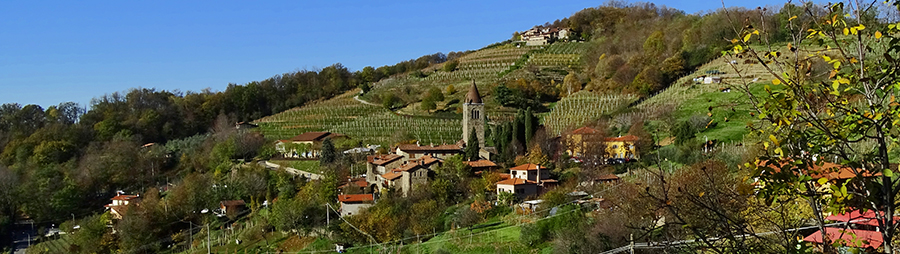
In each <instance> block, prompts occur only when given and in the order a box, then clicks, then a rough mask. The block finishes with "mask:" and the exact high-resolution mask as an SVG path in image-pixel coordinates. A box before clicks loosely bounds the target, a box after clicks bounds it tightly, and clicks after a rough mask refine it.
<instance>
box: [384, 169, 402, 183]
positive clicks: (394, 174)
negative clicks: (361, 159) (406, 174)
mask: <svg viewBox="0 0 900 254" xmlns="http://www.w3.org/2000/svg"><path fill="white" fill-rule="evenodd" d="M401 176H403V174H402V173H400V172H399V171H391V172H387V173H384V174H383V175H381V177H384V179H387V180H391V181H393V180H394V179H397V178H400V177H401Z"/></svg>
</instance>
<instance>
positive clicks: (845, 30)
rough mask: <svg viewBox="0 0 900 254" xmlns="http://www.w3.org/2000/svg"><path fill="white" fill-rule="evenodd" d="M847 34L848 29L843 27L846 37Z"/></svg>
mask: <svg viewBox="0 0 900 254" xmlns="http://www.w3.org/2000/svg"><path fill="white" fill-rule="evenodd" d="M848 34H850V29H847V28H846V27H845V28H844V35H848Z"/></svg>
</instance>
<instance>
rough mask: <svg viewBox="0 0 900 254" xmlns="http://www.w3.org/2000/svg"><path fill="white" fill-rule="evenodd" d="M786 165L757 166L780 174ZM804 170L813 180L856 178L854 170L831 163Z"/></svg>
mask: <svg viewBox="0 0 900 254" xmlns="http://www.w3.org/2000/svg"><path fill="white" fill-rule="evenodd" d="M786 163H788V162H783V163H771V164H772V165H767V164H770V162H769V161H760V162H759V166H761V167H769V168H771V169H772V171H774V172H776V173H778V172H781V167H782V166H784V165H785V164H786ZM796 168H797V167H796V166H794V167H792V169H796ZM806 170H807V171H806V172H804V174H807V175H809V176H812V177H813V178H816V179H818V178H823V177H824V178H826V179H828V180H844V179H850V178H854V177H856V173H854V171H855V170H853V169H852V168H850V167H847V166H844V165H840V164H835V163H831V162H823V163H822V165H816V164H813V165H812V168H809V169H806ZM860 173H862V172H860ZM862 175H863V176H865V177H869V176H872V174H869V173H864V174H862ZM875 175H876V176H878V175H881V173H876V174H875Z"/></svg>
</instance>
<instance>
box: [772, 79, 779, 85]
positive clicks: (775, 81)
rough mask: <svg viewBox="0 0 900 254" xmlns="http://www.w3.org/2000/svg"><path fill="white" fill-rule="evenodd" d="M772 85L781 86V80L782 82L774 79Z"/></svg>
mask: <svg viewBox="0 0 900 254" xmlns="http://www.w3.org/2000/svg"><path fill="white" fill-rule="evenodd" d="M772 84H776V85H778V84H781V80H780V79H773V80H772Z"/></svg>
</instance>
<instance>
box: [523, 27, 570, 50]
mask: <svg viewBox="0 0 900 254" xmlns="http://www.w3.org/2000/svg"><path fill="white" fill-rule="evenodd" d="M570 33H571V31H570V30H569V29H568V28H557V27H554V28H543V27H534V28H531V29H528V30H526V31H525V32H524V33H522V41H525V45H528V46H540V45H547V44H550V43H553V42H554V41H556V40H565V39H568V38H569V34H570Z"/></svg>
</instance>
